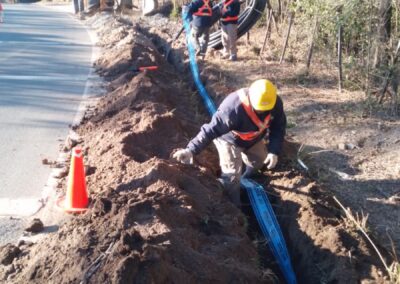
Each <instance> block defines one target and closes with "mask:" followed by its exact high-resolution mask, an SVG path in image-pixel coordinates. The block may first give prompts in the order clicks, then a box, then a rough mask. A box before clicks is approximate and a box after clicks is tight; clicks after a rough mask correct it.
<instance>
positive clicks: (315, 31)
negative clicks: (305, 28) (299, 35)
mask: <svg viewBox="0 0 400 284" xmlns="http://www.w3.org/2000/svg"><path fill="white" fill-rule="evenodd" d="M317 30H318V17H315V22H314V29H313V32H312V35H311V40H310V47H309V48H308V52H307V73H308V71H309V69H310V65H311V58H312V54H313V49H314V39H315V34H316V33H317Z"/></svg>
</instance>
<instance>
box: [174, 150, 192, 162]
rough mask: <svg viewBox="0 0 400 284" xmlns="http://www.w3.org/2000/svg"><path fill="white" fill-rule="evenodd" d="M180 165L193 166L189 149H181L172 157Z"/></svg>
mask: <svg viewBox="0 0 400 284" xmlns="http://www.w3.org/2000/svg"><path fill="white" fill-rule="evenodd" d="M172 157H173V158H175V159H177V160H178V162H181V163H182V164H193V153H192V152H190V150H189V149H181V150H178V151H177V152H176V153H174V154H173V155H172Z"/></svg>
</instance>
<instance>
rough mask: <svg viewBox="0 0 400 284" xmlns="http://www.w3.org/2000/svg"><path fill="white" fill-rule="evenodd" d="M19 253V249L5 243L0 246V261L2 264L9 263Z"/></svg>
mask: <svg viewBox="0 0 400 284" xmlns="http://www.w3.org/2000/svg"><path fill="white" fill-rule="evenodd" d="M20 253H21V250H20V249H19V248H18V247H16V246H14V245H12V244H6V245H4V246H2V247H0V263H1V264H2V265H9V264H11V263H12V262H13V260H14V258H16V257H17V256H18V255H19V254H20Z"/></svg>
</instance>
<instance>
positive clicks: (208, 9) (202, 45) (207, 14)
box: [184, 0, 212, 58]
mask: <svg viewBox="0 0 400 284" xmlns="http://www.w3.org/2000/svg"><path fill="white" fill-rule="evenodd" d="M184 13H185V20H190V21H191V37H192V41H193V44H194V46H195V49H196V55H199V56H201V57H202V58H204V57H205V55H206V52H207V46H208V40H209V38H210V27H211V25H212V22H211V16H212V2H211V0H193V1H192V2H191V3H190V4H189V5H188V6H186V7H184Z"/></svg>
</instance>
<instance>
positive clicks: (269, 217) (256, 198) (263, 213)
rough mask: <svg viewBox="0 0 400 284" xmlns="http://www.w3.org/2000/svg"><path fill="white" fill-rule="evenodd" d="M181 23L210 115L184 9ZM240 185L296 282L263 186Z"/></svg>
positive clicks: (244, 182)
mask: <svg viewBox="0 0 400 284" xmlns="http://www.w3.org/2000/svg"><path fill="white" fill-rule="evenodd" d="M182 18H183V25H184V27H185V32H186V42H187V47H188V51H189V62H190V69H191V71H192V75H193V79H194V82H195V84H196V86H197V89H198V90H199V93H200V95H201V97H202V98H203V101H204V103H205V105H206V108H207V111H208V112H209V114H210V115H211V116H212V115H213V114H214V113H215V112H216V107H215V104H214V102H213V100H212V99H211V98H210V96H209V95H208V93H207V91H206V89H205V88H204V85H203V83H202V82H201V80H200V75H199V68H198V66H197V62H196V54H195V49H194V48H193V44H192V41H191V40H190V19H189V18H188V17H187V16H186V13H185V11H183V13H182ZM240 182H241V185H242V186H243V187H244V188H245V189H246V191H247V194H248V195H249V199H250V203H251V206H252V208H253V211H254V214H255V215H256V218H257V221H258V224H259V225H260V227H261V230H262V232H263V234H264V237H265V238H266V239H267V241H268V245H269V247H270V248H271V250H272V253H273V254H274V256H275V258H276V259H277V261H278V264H279V267H280V268H281V270H282V272H283V275H284V277H285V279H286V282H287V283H289V284H296V283H297V281H296V276H295V274H294V271H293V268H292V264H291V262H290V257H289V253H288V251H287V248H286V243H285V239H284V238H283V235H282V232H281V229H280V227H279V224H278V221H277V220H276V217H275V214H274V211H273V209H272V206H271V204H270V202H269V200H268V197H267V195H266V194H265V192H264V188H263V187H262V186H261V185H259V184H258V183H256V182H254V181H252V180H250V179H246V178H242V179H241V181H240Z"/></svg>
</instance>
